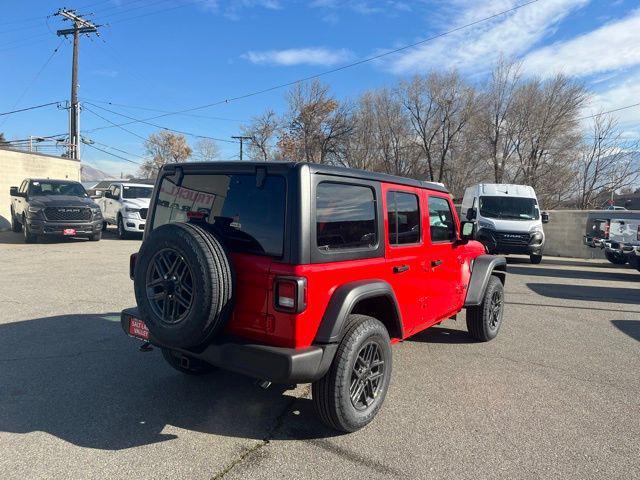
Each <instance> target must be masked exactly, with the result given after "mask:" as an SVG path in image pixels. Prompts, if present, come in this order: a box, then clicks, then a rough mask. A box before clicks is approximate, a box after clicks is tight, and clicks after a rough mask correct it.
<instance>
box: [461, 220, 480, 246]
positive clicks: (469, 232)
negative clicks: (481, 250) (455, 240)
mask: <svg viewBox="0 0 640 480" xmlns="http://www.w3.org/2000/svg"><path fill="white" fill-rule="evenodd" d="M475 236H476V224H475V222H462V223H460V240H464V241H466V240H473V239H474V238H475Z"/></svg>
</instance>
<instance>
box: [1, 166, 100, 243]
mask: <svg viewBox="0 0 640 480" xmlns="http://www.w3.org/2000/svg"><path fill="white" fill-rule="evenodd" d="M9 195H10V196H11V230H13V231H14V232H16V233H20V232H22V233H23V235H24V241H25V242H27V243H34V242H36V241H37V240H38V237H39V236H48V235H59V236H72V237H75V236H80V237H83V236H84V237H88V238H89V240H93V241H96V242H97V241H98V240H100V237H101V236H102V231H101V227H102V214H101V212H100V207H99V206H98V205H97V204H96V203H95V202H94V201H93V200H92V199H91V198H90V197H89V195H87V192H86V190H85V189H84V187H83V186H82V184H81V183H79V182H74V181H71V180H49V179H35V178H33V179H26V180H23V182H22V183H21V184H20V186H19V187H11V189H10V190H9Z"/></svg>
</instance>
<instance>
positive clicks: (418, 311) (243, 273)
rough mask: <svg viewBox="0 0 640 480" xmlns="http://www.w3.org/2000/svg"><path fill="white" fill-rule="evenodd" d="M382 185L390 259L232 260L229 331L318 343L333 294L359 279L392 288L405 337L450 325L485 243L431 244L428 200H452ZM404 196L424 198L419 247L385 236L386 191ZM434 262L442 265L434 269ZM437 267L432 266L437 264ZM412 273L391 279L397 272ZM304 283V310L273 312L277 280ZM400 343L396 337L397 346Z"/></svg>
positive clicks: (280, 341) (266, 339)
mask: <svg viewBox="0 0 640 480" xmlns="http://www.w3.org/2000/svg"><path fill="white" fill-rule="evenodd" d="M381 187H382V193H383V195H382V199H380V200H381V201H382V202H383V211H384V212H385V215H384V217H385V218H384V232H385V234H384V238H382V239H379V241H381V242H384V244H385V256H384V257H380V258H371V259H362V260H349V261H338V262H329V263H322V264H318V263H315V264H305V265H289V264H284V263H280V262H278V261H277V260H273V259H271V258H269V257H263V256H257V255H247V254H233V255H232V261H233V264H234V268H235V272H236V291H237V295H236V300H235V301H236V304H235V308H234V313H233V317H232V319H231V321H230V322H229V324H228V326H227V329H226V330H227V332H229V333H232V334H236V335H240V336H242V337H244V338H247V339H250V340H254V341H257V342H260V343H264V344H267V345H274V346H282V347H293V348H301V347H307V346H309V345H311V344H312V343H313V341H314V338H315V336H316V333H317V331H318V328H319V326H320V322H321V320H322V317H323V315H324V312H325V310H326V308H327V305H328V304H329V300H330V299H331V295H332V294H333V292H334V291H335V290H336V288H338V287H339V286H340V285H343V284H345V283H348V282H352V281H358V280H365V279H371V280H383V281H385V282H387V283H389V284H390V285H391V287H392V288H393V290H394V292H395V295H396V298H397V300H398V304H399V307H400V310H401V315H402V320H403V323H404V331H405V337H406V336H409V335H413V334H415V333H417V332H419V331H421V330H424V329H425V328H428V327H429V326H431V325H433V324H435V323H437V322H439V321H441V320H443V319H446V318H448V317H450V316H452V315H454V314H456V313H457V312H459V311H460V310H461V308H462V307H463V304H464V299H465V296H466V289H467V286H468V284H469V279H470V261H471V260H472V259H473V258H475V257H477V256H478V255H481V254H483V253H484V251H485V250H484V247H483V246H482V244H480V243H478V242H475V241H469V242H466V243H463V242H447V243H435V244H434V243H432V242H431V238H430V235H429V213H428V212H429V209H428V205H427V201H428V197H429V196H439V197H442V198H446V199H447V201H448V202H449V204H450V207H451V209H452V211H453V215H454V219H455V224H456V228H457V229H458V231H459V220H458V217H457V214H456V211H455V208H454V207H453V204H452V202H451V199H450V197H449V196H448V195H446V194H443V193H440V192H433V191H430V190H427V189H421V188H413V187H408V186H400V185H395V184H385V183H383V184H382V185H381ZM389 190H393V191H404V192H409V193H414V194H416V195H418V197H419V205H420V212H421V241H420V243H419V244H415V245H404V246H396V247H394V246H392V245H390V244H389V238H388V234H387V232H388V220H387V215H386V211H387V205H386V201H387V200H386V192H387V191H389ZM432 262H438V264H437V265H435V264H434V263H432ZM434 265H435V266H434ZM398 266H408V267H409V268H408V269H406V270H404V271H402V272H399V273H394V267H398ZM276 276H293V277H303V278H305V279H306V281H307V288H306V292H305V302H306V309H305V310H304V311H302V312H301V313H297V314H293V313H284V312H280V311H276V310H275V308H274V289H273V284H274V278H276ZM397 340H398V339H393V341H394V342H395V341H397Z"/></svg>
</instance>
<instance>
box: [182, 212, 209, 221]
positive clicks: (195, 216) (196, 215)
mask: <svg viewBox="0 0 640 480" xmlns="http://www.w3.org/2000/svg"><path fill="white" fill-rule="evenodd" d="M206 216H207V214H206V213H204V212H194V211H188V212H187V218H188V219H189V220H204V217H206Z"/></svg>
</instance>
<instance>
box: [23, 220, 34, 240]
mask: <svg viewBox="0 0 640 480" xmlns="http://www.w3.org/2000/svg"><path fill="white" fill-rule="evenodd" d="M22 232H23V234H24V243H36V242H37V241H38V236H37V235H35V234H33V233H31V229H30V228H29V224H28V223H27V222H26V220H25V219H24V218H23V219H22Z"/></svg>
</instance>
